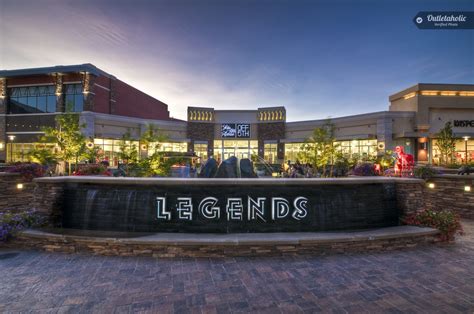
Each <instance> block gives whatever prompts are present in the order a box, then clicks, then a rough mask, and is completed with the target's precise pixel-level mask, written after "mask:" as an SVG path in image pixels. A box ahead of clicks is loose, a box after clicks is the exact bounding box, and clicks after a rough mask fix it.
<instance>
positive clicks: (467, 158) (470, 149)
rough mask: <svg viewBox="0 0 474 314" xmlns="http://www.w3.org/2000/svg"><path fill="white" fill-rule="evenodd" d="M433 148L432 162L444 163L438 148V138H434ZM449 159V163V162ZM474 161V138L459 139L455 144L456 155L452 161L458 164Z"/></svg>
mask: <svg viewBox="0 0 474 314" xmlns="http://www.w3.org/2000/svg"><path fill="white" fill-rule="evenodd" d="M431 150H432V155H431V156H433V159H432V163H434V164H436V165H438V164H440V163H442V159H443V158H442V156H441V152H440V150H439V149H438V145H437V140H436V139H434V140H432V142H431ZM449 162H450V161H449V159H448V163H449ZM470 162H474V139H470V138H469V139H468V140H467V141H466V140H464V139H458V140H457V141H456V145H455V151H454V156H453V159H452V163H456V164H465V163H470Z"/></svg>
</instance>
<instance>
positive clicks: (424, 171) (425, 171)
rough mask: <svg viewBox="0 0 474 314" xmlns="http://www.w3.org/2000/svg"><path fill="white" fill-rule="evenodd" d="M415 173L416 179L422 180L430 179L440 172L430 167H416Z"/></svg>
mask: <svg viewBox="0 0 474 314" xmlns="http://www.w3.org/2000/svg"><path fill="white" fill-rule="evenodd" d="M413 172H414V175H415V177H417V178H420V179H429V178H432V177H433V176H435V175H437V174H439V173H438V171H437V170H436V169H434V168H433V167H431V166H430V165H426V166H422V167H416V168H415V170H414V171H413Z"/></svg>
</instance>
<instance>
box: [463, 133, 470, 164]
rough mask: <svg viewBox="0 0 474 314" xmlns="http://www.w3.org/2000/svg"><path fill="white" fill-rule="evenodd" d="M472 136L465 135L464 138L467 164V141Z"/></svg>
mask: <svg viewBox="0 0 474 314" xmlns="http://www.w3.org/2000/svg"><path fill="white" fill-rule="evenodd" d="M469 138H470V136H463V139H464V152H465V155H464V156H465V161H466V164H467V141H468V140H469Z"/></svg>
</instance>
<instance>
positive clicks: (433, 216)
mask: <svg viewBox="0 0 474 314" xmlns="http://www.w3.org/2000/svg"><path fill="white" fill-rule="evenodd" d="M403 221H404V223H405V224H407V225H414V226H422V227H431V228H436V229H438V230H439V231H440V232H441V234H440V239H441V241H446V242H447V241H453V240H454V239H455V238H456V235H461V234H463V230H462V226H461V221H460V219H459V216H458V215H457V214H456V213H454V212H453V211H451V210H442V211H434V210H429V209H425V210H423V211H421V212H418V213H415V214H412V215H409V216H408V217H406V218H405V219H404V220H403Z"/></svg>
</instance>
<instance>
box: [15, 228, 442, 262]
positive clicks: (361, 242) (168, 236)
mask: <svg viewBox="0 0 474 314" xmlns="http://www.w3.org/2000/svg"><path fill="white" fill-rule="evenodd" d="M438 233H439V231H438V230H436V229H432V228H421V227H415V226H396V227H387V228H380V229H373V230H361V231H353V232H288V233H234V234H203V233H200V234H193V233H156V234H151V235H142V236H137V237H127V238H125V237H120V236H119V235H117V236H115V237H98V236H84V235H71V234H57V233H51V232H47V231H42V230H26V231H24V232H23V233H21V234H20V235H19V236H18V237H17V239H16V240H15V241H13V242H11V243H10V244H9V246H12V247H25V248H36V249H41V250H46V251H58V252H67V253H72V252H88V253H92V254H98V255H121V256H154V257H178V256H179V257H210V256H212V257H216V256H218V257H231V256H258V255H265V256H275V255H277V256H281V255H288V254H292V255H293V254H330V253H350V252H364V251H374V250H376V251H377V250H381V251H384V250H393V249H400V248H404V247H413V246H417V245H419V244H427V243H434V242H436V241H437V240H436V236H437V234H438ZM127 236H130V234H127Z"/></svg>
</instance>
